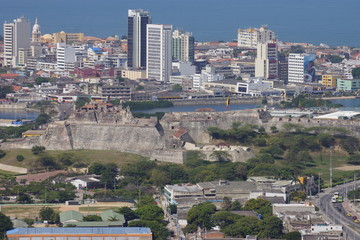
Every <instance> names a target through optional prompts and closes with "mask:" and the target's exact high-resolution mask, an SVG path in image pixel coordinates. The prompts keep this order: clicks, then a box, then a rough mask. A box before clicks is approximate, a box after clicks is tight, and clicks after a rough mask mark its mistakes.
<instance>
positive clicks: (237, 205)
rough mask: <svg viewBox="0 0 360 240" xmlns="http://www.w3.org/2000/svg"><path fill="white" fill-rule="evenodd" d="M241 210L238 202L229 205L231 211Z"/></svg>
mask: <svg viewBox="0 0 360 240" xmlns="http://www.w3.org/2000/svg"><path fill="white" fill-rule="evenodd" d="M241 208H242V206H241V203H240V202H239V200H235V201H233V202H232V203H231V210H232V211H240V210H241Z"/></svg>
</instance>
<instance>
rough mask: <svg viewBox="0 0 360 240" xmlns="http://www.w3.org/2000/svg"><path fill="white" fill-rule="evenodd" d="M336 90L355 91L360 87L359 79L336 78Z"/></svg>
mask: <svg viewBox="0 0 360 240" xmlns="http://www.w3.org/2000/svg"><path fill="white" fill-rule="evenodd" d="M336 89H337V90H338V91H356V90H359V89H360V79H337V84H336Z"/></svg>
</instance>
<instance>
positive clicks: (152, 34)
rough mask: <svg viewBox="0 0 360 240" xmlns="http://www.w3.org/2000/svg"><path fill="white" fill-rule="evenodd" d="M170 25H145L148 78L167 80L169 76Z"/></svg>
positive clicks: (170, 56)
mask: <svg viewBox="0 0 360 240" xmlns="http://www.w3.org/2000/svg"><path fill="white" fill-rule="evenodd" d="M171 35H172V25H163V24H148V25H147V38H146V39H147V40H146V47H147V54H146V66H147V67H146V75H147V78H149V79H156V80H157V81H162V82H168V81H169V80H170V76H171V68H172V65H171V62H172V47H171V45H172V44H171V43H172V41H171Z"/></svg>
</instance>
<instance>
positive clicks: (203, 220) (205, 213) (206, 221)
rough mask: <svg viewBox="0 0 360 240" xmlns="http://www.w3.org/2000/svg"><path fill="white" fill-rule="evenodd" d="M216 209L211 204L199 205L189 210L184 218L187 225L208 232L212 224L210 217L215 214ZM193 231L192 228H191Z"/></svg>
mask: <svg viewBox="0 0 360 240" xmlns="http://www.w3.org/2000/svg"><path fill="white" fill-rule="evenodd" d="M215 210H216V207H215V205H214V204H212V203H208V202H205V203H200V204H198V205H195V206H193V207H192V208H190V210H189V212H188V216H187V218H186V220H187V222H188V225H194V226H197V227H201V228H202V229H207V230H210V229H211V228H212V227H213V226H214V224H213V223H212V222H211V215H212V214H214V213H215ZM192 229H193V228H192Z"/></svg>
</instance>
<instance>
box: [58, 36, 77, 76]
mask: <svg viewBox="0 0 360 240" xmlns="http://www.w3.org/2000/svg"><path fill="white" fill-rule="evenodd" d="M56 59H57V70H59V71H70V70H74V68H75V67H74V65H75V62H76V55H75V48H73V47H71V46H68V45H66V44H65V43H57V45H56Z"/></svg>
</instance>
